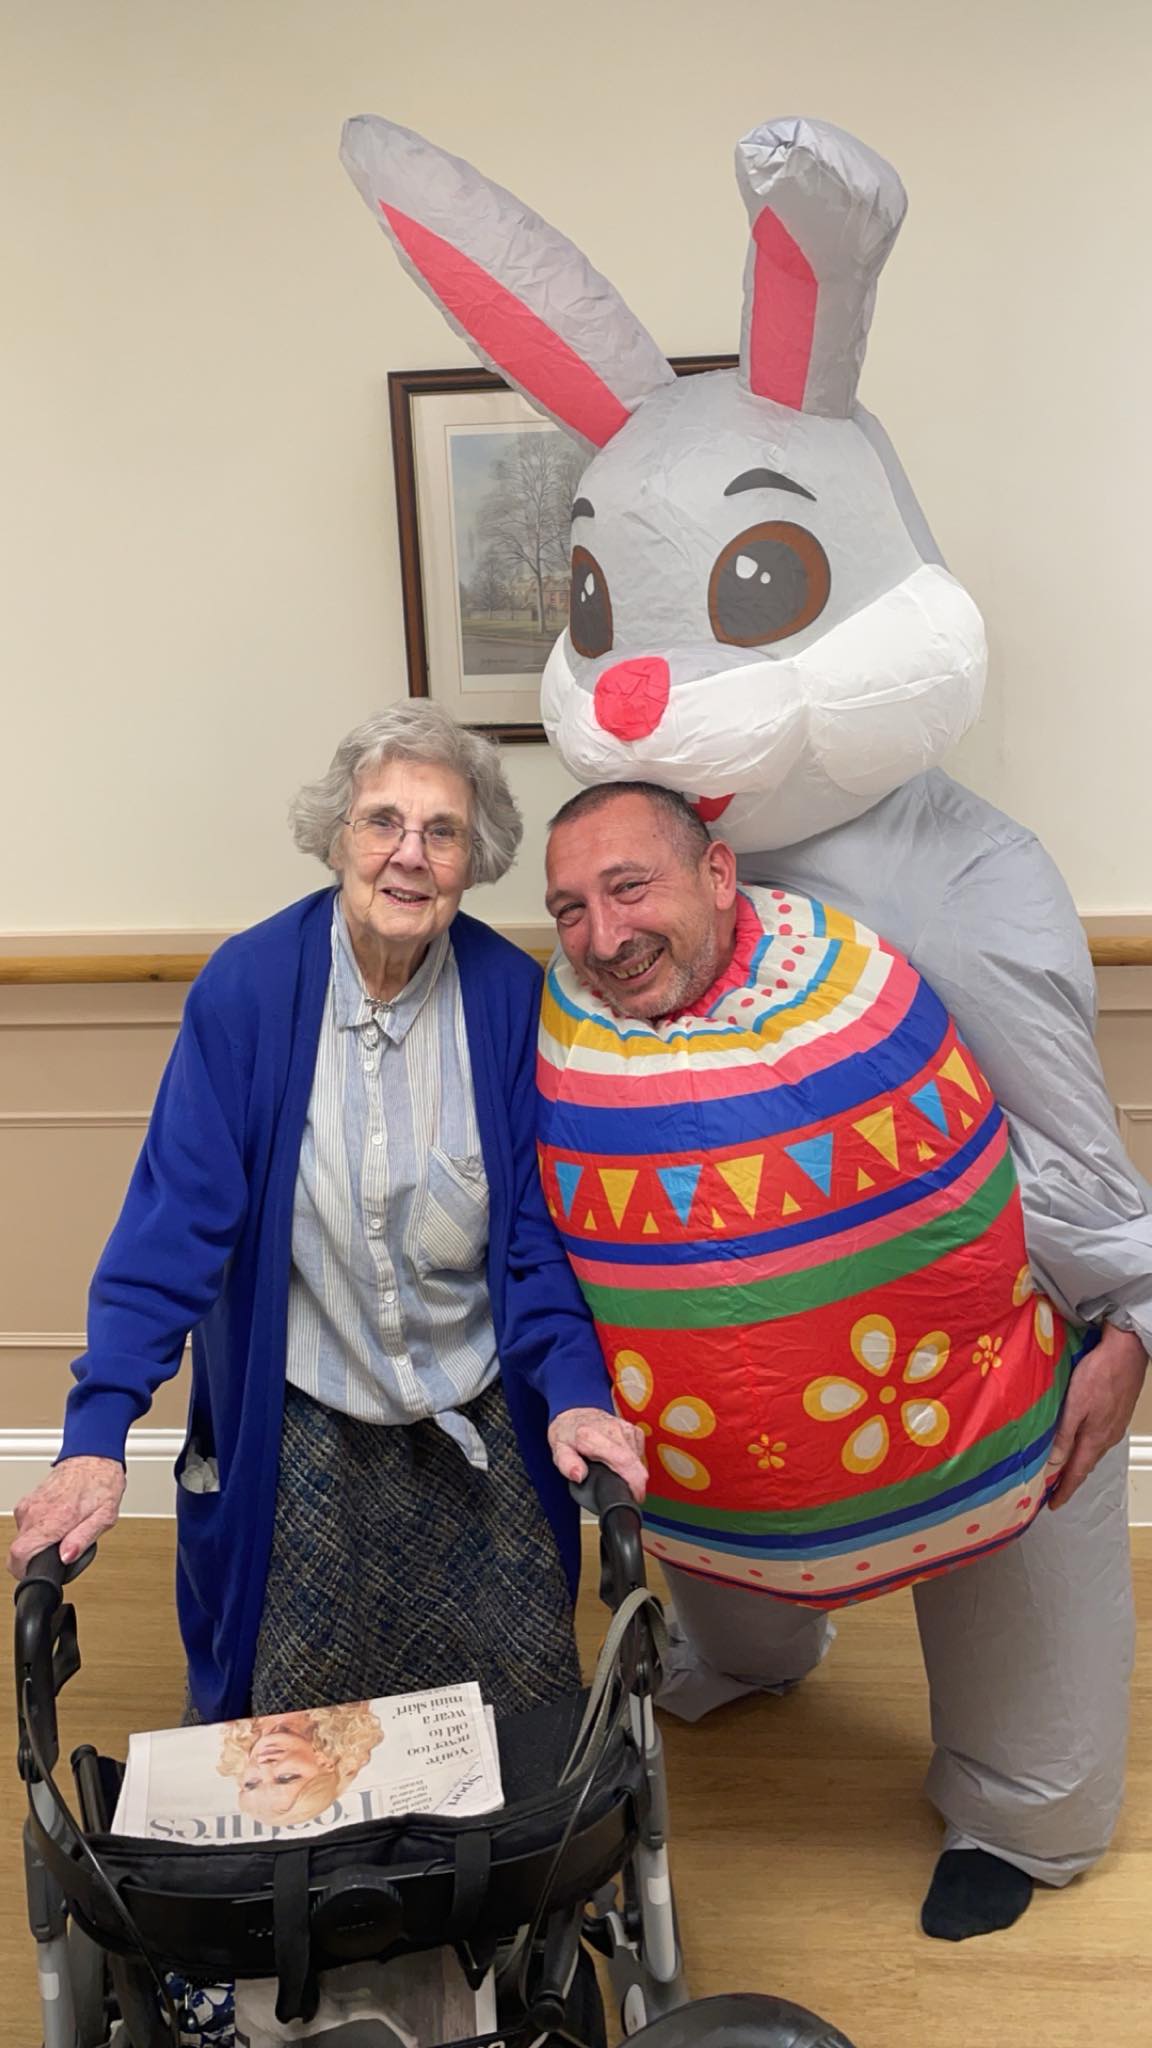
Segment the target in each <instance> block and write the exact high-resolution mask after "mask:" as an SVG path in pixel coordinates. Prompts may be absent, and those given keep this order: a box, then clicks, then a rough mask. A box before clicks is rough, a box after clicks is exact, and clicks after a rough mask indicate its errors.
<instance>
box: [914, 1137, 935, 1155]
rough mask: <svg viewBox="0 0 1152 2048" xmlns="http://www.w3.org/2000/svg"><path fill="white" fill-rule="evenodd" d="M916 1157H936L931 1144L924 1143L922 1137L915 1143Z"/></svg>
mask: <svg viewBox="0 0 1152 2048" xmlns="http://www.w3.org/2000/svg"><path fill="white" fill-rule="evenodd" d="M916 1157H917V1159H935V1157H936V1154H935V1152H934V1151H933V1150H932V1147H931V1145H926V1144H925V1143H924V1140H923V1138H921V1139H920V1140H919V1141H918V1143H917V1146H916Z"/></svg>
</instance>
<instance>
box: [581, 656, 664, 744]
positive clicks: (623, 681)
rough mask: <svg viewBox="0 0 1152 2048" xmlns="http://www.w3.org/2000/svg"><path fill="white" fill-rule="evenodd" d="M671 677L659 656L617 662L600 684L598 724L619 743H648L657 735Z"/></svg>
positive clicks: (596, 701)
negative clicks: (652, 734) (652, 736)
mask: <svg viewBox="0 0 1152 2048" xmlns="http://www.w3.org/2000/svg"><path fill="white" fill-rule="evenodd" d="M670 685H671V677H670V675H669V672H668V663H667V662H666V661H665V660H664V659H663V656H662V655H659V654H645V655H642V656H641V657H640V659H639V660H638V661H617V662H615V663H613V666H612V667H611V668H606V669H605V671H604V673H603V675H602V676H601V677H600V678H599V680H598V681H597V684H596V690H595V694H594V696H593V699H592V702H593V706H594V709H595V712H596V723H597V725H602V726H603V727H604V730H605V732H610V733H611V734H612V736H613V738H614V739H618V740H644V739H647V737H648V734H649V733H650V732H655V730H656V727H657V726H658V725H659V723H660V720H661V719H662V718H663V716H664V712H665V709H666V708H667V704H668V691H669V688H670Z"/></svg>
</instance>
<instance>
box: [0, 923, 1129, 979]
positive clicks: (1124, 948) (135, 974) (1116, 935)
mask: <svg viewBox="0 0 1152 2048" xmlns="http://www.w3.org/2000/svg"><path fill="white" fill-rule="evenodd" d="M1088 945H1089V948H1090V950H1091V954H1092V960H1093V963H1094V965H1095V966H1097V967H1152V932H1148V933H1143V932H1141V933H1135V934H1130V933H1129V934H1125V933H1123V932H1093V933H1092V934H1091V935H1090V937H1089V940H1088ZM531 950H532V951H533V952H534V953H535V955H536V958H537V959H546V958H547V955H546V954H544V953H541V952H540V951H539V950H538V949H537V948H535V947H533V948H532V949H531ZM209 957H210V956H209V955H208V954H207V953H29V954H26V955H23V956H22V955H20V954H0V987H6V988H48V987H57V986H61V985H66V984H68V983H70V982H148V981H152V982H156V981H168V982H186V981H192V980H194V979H195V977H196V975H197V974H199V972H200V969H201V968H202V967H203V965H204V963H205V961H206V960H207V959H208V958H209Z"/></svg>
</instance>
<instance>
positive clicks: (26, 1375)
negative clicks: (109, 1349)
mask: <svg viewBox="0 0 1152 2048" xmlns="http://www.w3.org/2000/svg"><path fill="white" fill-rule="evenodd" d="M67 1334H68V1339H69V1341H68V1342H64V1341H60V1342H58V1343H54V1342H52V1341H51V1339H50V1338H46V1337H39V1336H38V1337H37V1338H36V1341H35V1343H29V1341H28V1338H27V1335H26V1333H23V1332H12V1331H0V1429H5V1430H8V1429H56V1428H58V1427H59V1426H60V1423H61V1422H62V1420H63V1415H64V1403H65V1401H66V1400H67V1398H68V1393H69V1390H70V1388H71V1387H72V1385H73V1384H74V1382H73V1379H72V1373H71V1365H72V1360H73V1359H74V1358H76V1357H77V1356H78V1355H79V1353H80V1352H81V1351H82V1350H83V1348H84V1338H83V1335H82V1333H81V1332H80V1331H78V1330H77V1331H72V1332H69V1333H67ZM62 1336H63V1333H62ZM187 1407H188V1371H187V1366H186V1365H185V1366H183V1367H182V1368H181V1370H180V1372H179V1373H178V1374H177V1376H176V1378H175V1379H174V1380H169V1381H168V1382H167V1383H166V1385H164V1386H162V1387H161V1388H159V1389H158V1391H157V1394H156V1399H155V1401H154V1402H153V1404H152V1407H151V1409H150V1410H149V1413H148V1426H149V1427H150V1428H156V1429H179V1428H180V1426H181V1424H182V1423H183V1421H184V1417H185V1414H186V1412H187Z"/></svg>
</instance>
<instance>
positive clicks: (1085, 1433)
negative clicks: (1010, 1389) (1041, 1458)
mask: <svg viewBox="0 0 1152 2048" xmlns="http://www.w3.org/2000/svg"><path fill="white" fill-rule="evenodd" d="M1147 1365H1148V1358H1147V1354H1146V1352H1145V1350H1144V1346H1143V1344H1142V1343H1141V1342H1140V1339H1139V1337H1137V1336H1135V1335H1134V1334H1133V1332H1132V1331H1131V1330H1118V1329H1116V1327H1115V1325H1114V1324H1112V1323H1105V1325H1104V1332H1103V1335H1102V1336H1101V1339H1100V1342H1099V1343H1098V1344H1097V1346H1096V1348H1095V1350H1093V1351H1090V1352H1089V1353H1088V1355H1087V1357H1086V1358H1083V1359H1081V1361H1080V1364H1079V1365H1078V1366H1077V1367H1076V1370H1075V1372H1074V1373H1073V1375H1072V1378H1071V1381H1070V1383H1069V1387H1068V1395H1067V1398H1066V1400H1065V1402H1064V1413H1063V1414H1062V1416H1061V1417H1060V1427H1059V1429H1058V1430H1057V1431H1056V1436H1055V1438H1054V1440H1053V1444H1052V1459H1051V1462H1052V1463H1053V1464H1054V1465H1062V1466H1063V1468H1064V1469H1063V1471H1062V1472H1061V1474H1060V1481H1059V1484H1058V1485H1057V1486H1056V1487H1054V1489H1053V1491H1052V1493H1051V1494H1050V1495H1049V1498H1048V1505H1049V1507H1050V1508H1062V1507H1066V1506H1067V1504H1068V1502H1069V1501H1070V1500H1071V1499H1072V1496H1073V1494H1074V1493H1076V1492H1078V1491H1079V1489H1080V1487H1081V1486H1083V1484H1084V1481H1085V1480H1086V1479H1087V1477H1088V1474H1089V1473H1090V1472H1091V1471H1093V1470H1094V1469H1095V1467H1096V1466H1097V1465H1098V1464H1099V1462H1100V1460H1101V1458H1102V1457H1103V1456H1104V1453H1105V1451H1110V1450H1111V1449H1112V1447H1113V1445H1114V1444H1118V1443H1120V1442H1122V1441H1123V1439H1124V1437H1125V1436H1126V1435H1127V1433H1128V1425H1129V1423H1130V1422H1131V1420H1132V1411H1133V1409H1134V1408H1135V1406H1136V1403H1137V1401H1138V1400H1139V1398H1140V1389H1141V1387H1142V1386H1143V1385H1144V1374H1145V1371H1146V1369H1147Z"/></svg>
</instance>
